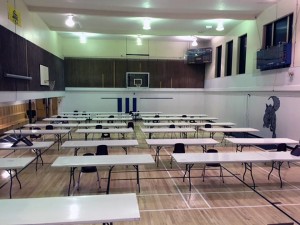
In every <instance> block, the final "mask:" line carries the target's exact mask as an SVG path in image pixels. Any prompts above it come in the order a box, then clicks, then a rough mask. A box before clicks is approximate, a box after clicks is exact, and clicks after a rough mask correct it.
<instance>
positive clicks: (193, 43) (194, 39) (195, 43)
mask: <svg viewBox="0 0 300 225" xmlns="http://www.w3.org/2000/svg"><path fill="white" fill-rule="evenodd" d="M192 46H193V47H196V46H198V42H197V37H193V42H192Z"/></svg>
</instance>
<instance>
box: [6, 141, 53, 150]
mask: <svg viewBox="0 0 300 225" xmlns="http://www.w3.org/2000/svg"><path fill="white" fill-rule="evenodd" d="M32 144H33V145H32V146H28V145H26V144H24V143H22V142H20V143H19V144H18V145H17V146H15V147H11V146H12V145H13V143H11V142H4V143H0V150H19V149H20V150H21V149H33V148H35V149H43V148H49V147H51V145H53V144H54V142H53V141H41V142H32Z"/></svg>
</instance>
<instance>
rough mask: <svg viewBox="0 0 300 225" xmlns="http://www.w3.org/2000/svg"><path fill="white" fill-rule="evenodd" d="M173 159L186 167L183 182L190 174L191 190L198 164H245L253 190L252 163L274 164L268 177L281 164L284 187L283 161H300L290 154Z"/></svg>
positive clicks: (197, 155)
mask: <svg viewBox="0 0 300 225" xmlns="http://www.w3.org/2000/svg"><path fill="white" fill-rule="evenodd" d="M172 157H173V158H174V159H175V161H176V162H177V163H182V164H185V165H186V172H185V174H184V176H183V180H184V178H185V176H186V173H187V172H188V176H189V185H190V190H191V169H192V167H193V166H194V164H196V163H200V164H206V163H221V164H222V163H243V164H244V168H245V170H244V174H243V180H244V177H245V174H246V171H247V170H248V171H250V175H251V179H252V182H253V188H255V182H254V178H253V173H252V163H256V162H269V161H270V162H272V169H271V171H270V173H269V175H268V178H269V177H270V174H271V173H272V171H273V169H274V168H275V165H274V162H279V166H278V168H276V169H278V173H279V178H280V183H281V187H282V180H281V176H280V168H281V165H282V162H283V161H294V162H295V161H300V157H297V156H293V155H291V154H290V153H289V152H246V153H245V152H242V153H211V154H210V153H185V154H176V153H173V154H172Z"/></svg>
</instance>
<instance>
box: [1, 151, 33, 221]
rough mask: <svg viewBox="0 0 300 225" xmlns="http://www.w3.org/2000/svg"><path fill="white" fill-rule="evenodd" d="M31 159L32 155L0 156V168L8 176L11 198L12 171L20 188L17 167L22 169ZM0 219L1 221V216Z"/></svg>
mask: <svg viewBox="0 0 300 225" xmlns="http://www.w3.org/2000/svg"><path fill="white" fill-rule="evenodd" d="M33 160H34V157H24V158H0V169H1V170H6V171H7V172H8V174H9V177H10V188H9V198H11V190H12V184H13V171H14V172H15V177H16V179H17V181H18V182H19V186H20V189H21V188H22V186H21V182H20V180H19V178H18V171H17V169H23V168H24V167H25V166H27V165H28V164H30V163H31V162H32V161H33ZM0 218H1V217H0ZM0 220H1V221H2V218H1V219H0ZM1 223H2V222H1Z"/></svg>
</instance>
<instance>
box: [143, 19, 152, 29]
mask: <svg viewBox="0 0 300 225" xmlns="http://www.w3.org/2000/svg"><path fill="white" fill-rule="evenodd" d="M143 23H144V25H143V29H144V30H150V29H151V25H150V19H149V18H146V19H144V21H143Z"/></svg>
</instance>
